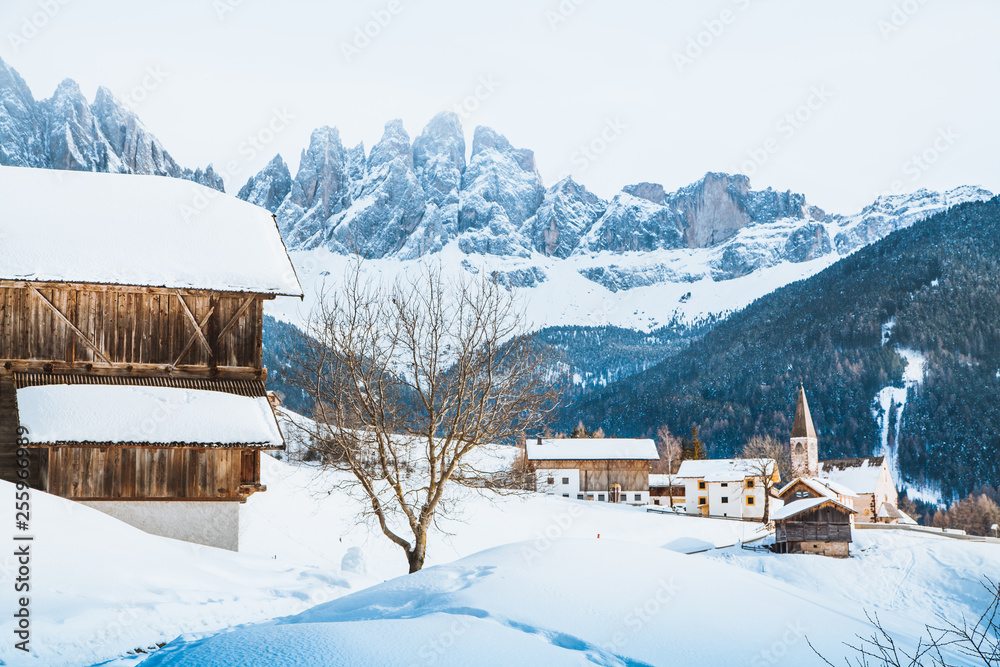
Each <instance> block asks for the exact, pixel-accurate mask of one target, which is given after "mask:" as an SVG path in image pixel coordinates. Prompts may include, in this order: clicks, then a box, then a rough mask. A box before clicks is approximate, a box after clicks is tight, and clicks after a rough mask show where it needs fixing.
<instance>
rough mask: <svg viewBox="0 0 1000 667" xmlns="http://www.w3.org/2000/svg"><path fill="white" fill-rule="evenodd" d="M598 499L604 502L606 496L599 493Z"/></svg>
mask: <svg viewBox="0 0 1000 667" xmlns="http://www.w3.org/2000/svg"><path fill="white" fill-rule="evenodd" d="M597 499H598V500H600V501H603V500H604V494H603V493H598V494H597Z"/></svg>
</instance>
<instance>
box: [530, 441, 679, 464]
mask: <svg viewBox="0 0 1000 667" xmlns="http://www.w3.org/2000/svg"><path fill="white" fill-rule="evenodd" d="M525 450H526V452H527V455H528V460H529V461H592V460H600V461H604V460H608V461H614V460H638V461H655V460H657V459H659V458H660V455H659V453H658V452H657V451H656V444H655V443H654V442H653V441H652V440H648V439H626V438H542V440H541V444H539V441H538V440H528V441H527V442H526V443H525Z"/></svg>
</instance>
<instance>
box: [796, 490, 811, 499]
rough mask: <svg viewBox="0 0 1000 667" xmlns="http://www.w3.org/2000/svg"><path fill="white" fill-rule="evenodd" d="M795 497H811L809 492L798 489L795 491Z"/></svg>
mask: <svg viewBox="0 0 1000 667" xmlns="http://www.w3.org/2000/svg"><path fill="white" fill-rule="evenodd" d="M795 497H796V498H807V497H809V494H808V493H806V492H805V491H796V492H795Z"/></svg>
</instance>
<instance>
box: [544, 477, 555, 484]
mask: <svg viewBox="0 0 1000 667" xmlns="http://www.w3.org/2000/svg"><path fill="white" fill-rule="evenodd" d="M546 483H547V484H555V483H556V478H555V477H549V479H548V481H547V482H546Z"/></svg>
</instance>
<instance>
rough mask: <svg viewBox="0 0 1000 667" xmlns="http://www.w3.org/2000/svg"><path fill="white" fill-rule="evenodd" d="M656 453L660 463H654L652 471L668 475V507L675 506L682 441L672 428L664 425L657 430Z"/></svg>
mask: <svg viewBox="0 0 1000 667" xmlns="http://www.w3.org/2000/svg"><path fill="white" fill-rule="evenodd" d="M656 451H657V453H658V454H659V455H660V458H659V460H658V461H654V462H653V466H652V471H653V472H654V473H659V474H661V475H667V486H668V487H669V489H668V490H667V494H668V496H669V498H670V503H669V505H668V507H673V506H674V495H673V488H674V475H676V474H677V469H678V468H679V467H680V465H681V440H680V438H678V437H677V436H676V435H674V434H673V433H671V432H670V428H669V427H668V426H667V425H666V424H663V425H662V426H660V428H658V429H657V430H656Z"/></svg>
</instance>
